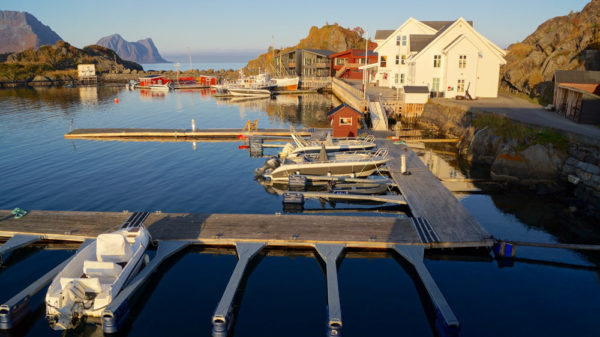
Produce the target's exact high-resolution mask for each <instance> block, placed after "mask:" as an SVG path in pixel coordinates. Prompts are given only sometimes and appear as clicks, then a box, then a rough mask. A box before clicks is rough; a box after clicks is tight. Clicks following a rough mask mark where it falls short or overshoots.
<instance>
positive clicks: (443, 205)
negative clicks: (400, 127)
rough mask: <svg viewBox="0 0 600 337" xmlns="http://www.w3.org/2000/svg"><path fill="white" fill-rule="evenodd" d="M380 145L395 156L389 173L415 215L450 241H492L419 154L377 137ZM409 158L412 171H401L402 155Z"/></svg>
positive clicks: (389, 165)
mask: <svg viewBox="0 0 600 337" xmlns="http://www.w3.org/2000/svg"><path fill="white" fill-rule="evenodd" d="M376 142H377V146H378V147H380V148H382V147H387V148H388V150H389V153H390V157H391V158H392V159H391V160H390V161H389V162H388V163H387V164H386V166H387V168H388V172H389V173H390V175H391V176H392V178H393V179H394V181H395V182H396V184H397V185H398V188H399V190H400V192H401V193H402V195H403V196H404V198H405V199H406V202H407V203H408V206H409V208H410V210H411V212H412V215H413V216H414V217H421V218H424V219H426V220H427V221H428V222H429V224H430V225H431V227H432V228H433V229H434V231H435V232H436V233H437V234H438V235H439V236H440V238H442V237H443V238H444V239H443V240H447V241H449V242H480V241H482V240H483V241H486V240H487V241H489V242H491V241H492V240H491V236H490V235H489V234H488V233H487V232H486V231H485V229H483V227H481V225H480V224H479V222H477V220H475V218H474V217H473V216H472V215H471V214H470V213H469V211H467V209H466V208H465V207H464V206H463V205H462V204H461V203H460V201H458V200H457V199H456V197H454V195H453V194H452V193H451V192H450V191H449V190H448V189H447V188H445V187H444V186H443V185H442V183H441V182H440V180H439V179H438V178H436V177H435V176H434V175H433V173H431V171H429V169H428V168H427V166H425V164H424V163H423V162H422V161H421V160H420V159H419V157H418V156H417V154H416V153H415V152H413V151H412V150H411V149H410V148H409V147H407V146H405V145H395V144H394V143H393V141H391V140H377V141H376ZM402 155H404V156H405V157H406V168H407V170H408V171H409V172H410V173H411V174H410V175H403V174H402V173H401V157H402Z"/></svg>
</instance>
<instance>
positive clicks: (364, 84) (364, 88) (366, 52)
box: [363, 31, 369, 99]
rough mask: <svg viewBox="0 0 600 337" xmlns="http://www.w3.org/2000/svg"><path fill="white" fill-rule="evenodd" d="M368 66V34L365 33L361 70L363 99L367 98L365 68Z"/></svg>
mask: <svg viewBox="0 0 600 337" xmlns="http://www.w3.org/2000/svg"><path fill="white" fill-rule="evenodd" d="M368 65H369V32H368V31H367V32H365V65H364V68H363V99H366V98H367V83H368V78H367V76H368V75H367V71H368V69H367V66H368Z"/></svg>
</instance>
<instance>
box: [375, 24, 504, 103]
mask: <svg viewBox="0 0 600 337" xmlns="http://www.w3.org/2000/svg"><path fill="white" fill-rule="evenodd" d="M375 42H377V44H378V47H377V48H376V49H375V52H377V53H378V54H379V62H378V64H377V65H376V66H377V68H378V69H377V74H376V76H375V79H374V81H375V82H376V83H378V85H380V86H385V87H390V88H403V87H404V86H405V85H410V86H427V87H428V88H429V90H430V92H432V94H433V95H438V96H443V97H448V98H454V97H456V96H458V95H462V96H464V95H465V94H466V91H467V90H468V92H469V94H470V95H471V97H473V98H475V97H497V96H498V83H499V75H500V65H502V64H505V63H506V61H505V60H504V55H505V52H504V51H503V50H502V49H501V48H499V47H498V46H496V45H495V44H493V43H492V42H490V41H489V40H488V39H486V38H485V37H483V36H482V35H481V34H479V33H478V32H477V31H476V30H475V29H474V28H473V23H472V22H469V21H466V20H465V19H463V18H460V19H458V20H456V21H418V20H416V19H414V18H409V19H408V20H406V22H404V24H402V26H400V27H399V28H398V29H396V30H394V31H392V30H382V31H377V33H376V34H375Z"/></svg>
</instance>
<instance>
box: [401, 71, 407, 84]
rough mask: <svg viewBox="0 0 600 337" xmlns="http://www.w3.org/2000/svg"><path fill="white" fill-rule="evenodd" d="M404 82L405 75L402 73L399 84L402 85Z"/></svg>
mask: <svg viewBox="0 0 600 337" xmlns="http://www.w3.org/2000/svg"><path fill="white" fill-rule="evenodd" d="M405 80H406V75H405V74H404V73H402V74H400V84H404V81H405Z"/></svg>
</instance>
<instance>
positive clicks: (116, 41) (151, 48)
mask: <svg viewBox="0 0 600 337" xmlns="http://www.w3.org/2000/svg"><path fill="white" fill-rule="evenodd" d="M96 44H97V45H99V46H103V47H106V48H108V49H112V50H114V51H115V52H117V55H119V56H120V57H121V58H122V59H124V60H128V61H133V62H137V63H163V62H169V61H167V60H165V59H163V58H162V57H161V56H160V53H159V52H158V49H157V48H156V46H155V45H154V42H152V39H151V38H147V39H144V40H139V41H137V42H129V41H126V40H125V39H124V38H123V37H121V35H119V34H113V35H109V36H106V37H103V38H101V39H100V40H98V42H97V43H96Z"/></svg>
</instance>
